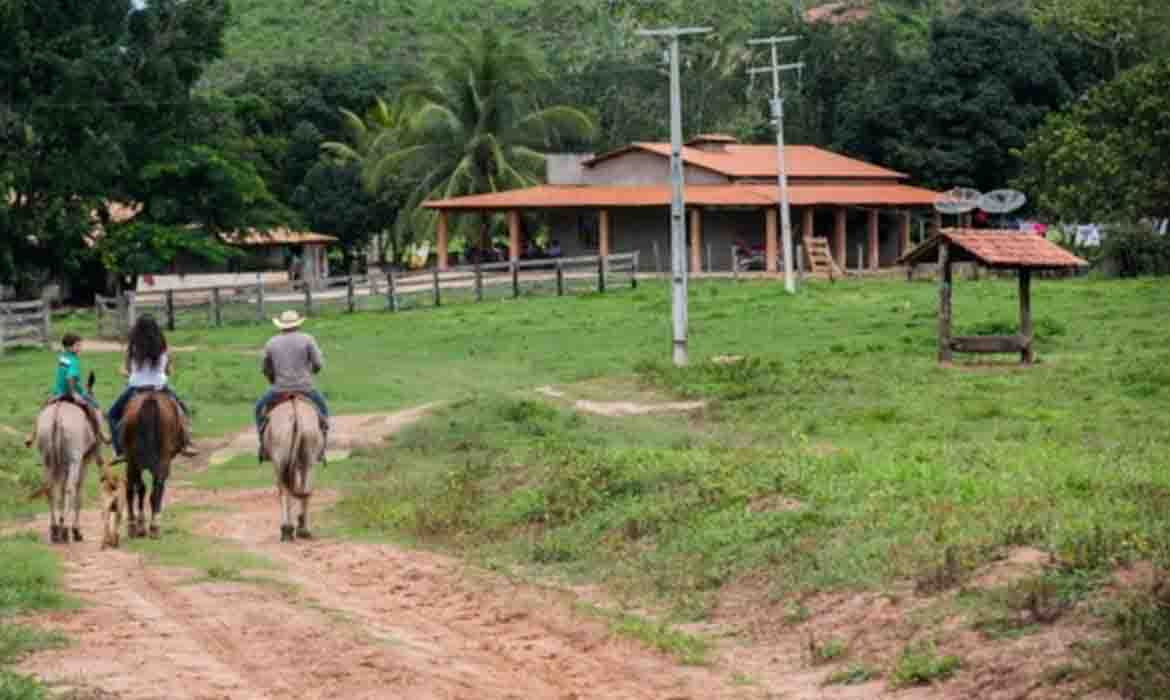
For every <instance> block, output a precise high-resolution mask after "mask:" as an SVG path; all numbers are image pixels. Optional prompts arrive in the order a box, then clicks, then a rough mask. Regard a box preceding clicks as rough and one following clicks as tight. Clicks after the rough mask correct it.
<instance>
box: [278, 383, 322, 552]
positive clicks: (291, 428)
mask: <svg viewBox="0 0 1170 700" xmlns="http://www.w3.org/2000/svg"><path fill="white" fill-rule="evenodd" d="M320 421H321V419H320V416H319V414H318V413H317V408H316V407H315V406H314V405H313V403H312V402H311V401H309V400H308V399H306V398H304V397H303V396H295V397H293V398H290V399H288V400H287V401H282V402H280V403H279V404H277V405H276V407H275V408H273V409H272V411H271V412H270V413H269V414H268V422H267V425H266V426H265V428H264V444H265V445H267V446H268V454H269V456H270V457H271V458H272V466H273V470H274V471H275V472H276V486H277V488H278V489H279V490H280V541H281V542H291V541H292V540H293V539H294V537H293V535H294V532H295V535H296V537H298V538H301V539H309V538H311V537H312V533H311V532H310V530H309V498H310V497H311V496H312V495H313V465H315V464H316V463H317V460H318V459H319V458H320V456H321V448H322V447H323V446H324V444H325V435H324V433H322V431H321V422H320ZM294 498H295V499H297V500H299V501H300V504H301V508H300V514H299V515H298V516H297V525H296V529H295V530H294V529H293V524H292V511H293V504H292V501H293V499H294Z"/></svg>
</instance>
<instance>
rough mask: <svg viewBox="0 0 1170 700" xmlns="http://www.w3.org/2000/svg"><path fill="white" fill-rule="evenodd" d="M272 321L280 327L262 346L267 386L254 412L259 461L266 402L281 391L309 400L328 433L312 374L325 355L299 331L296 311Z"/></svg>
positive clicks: (322, 364) (322, 400)
mask: <svg viewBox="0 0 1170 700" xmlns="http://www.w3.org/2000/svg"><path fill="white" fill-rule="evenodd" d="M272 323H273V324H274V325H275V326H276V327H277V328H279V329H280V333H279V334H278V335H276V336H273V337H272V338H271V339H270V340H269V341H268V343H267V344H266V345H265V346H264V360H263V361H262V362H261V366H260V369H261V371H262V372H263V373H264V376H265V377H266V378H267V379H268V382H269V384H270V386H269V388H268V391H267V392H265V394H264V395H263V396H261V397H260V400H259V401H257V402H256V413H255V419H256V434H257V436H258V440H259V443H260V444H259V452H258V454H257V458H258V459H259V460H260V461H261V462H263V461H264V458H265V450H264V418H265V416H266V415H267V413H268V407H269V404H271V403H272V402H273V400H275V399H276V398H277V397H278V396H280V395H281V394H300V395H301V396H304V397H305V398H307V399H309V400H310V401H312V402H313V404H314V405H316V406H317V412H318V413H319V414H320V416H321V430H322V432H323V433H325V436H326V438H328V435H329V407H328V406H327V405H326V403H325V397H324V396H322V395H321V392H319V391H317V389H316V387H314V386H313V375H315V374H318V373H319V372H320V371H321V370H322V369H324V368H325V357H324V355H322V353H321V348H320V347H318V345H317V340H316V339H315V338H313V336H311V335H309V334H308V333H302V332H301V330H300V328H301V326H302V325H303V324H304V323H305V319H304V318H302V317H301V315H300V314H298V313H297V312H296V311H292V310H289V311H285V312H284V313H282V314H281V315H280V317H279V318H274V319H272Z"/></svg>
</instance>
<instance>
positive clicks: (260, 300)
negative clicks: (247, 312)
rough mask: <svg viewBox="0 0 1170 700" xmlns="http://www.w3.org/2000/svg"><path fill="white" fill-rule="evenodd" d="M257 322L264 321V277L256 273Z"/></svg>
mask: <svg viewBox="0 0 1170 700" xmlns="http://www.w3.org/2000/svg"><path fill="white" fill-rule="evenodd" d="M256 323H264V278H263V277H261V276H260V273H259V272H257V273H256Z"/></svg>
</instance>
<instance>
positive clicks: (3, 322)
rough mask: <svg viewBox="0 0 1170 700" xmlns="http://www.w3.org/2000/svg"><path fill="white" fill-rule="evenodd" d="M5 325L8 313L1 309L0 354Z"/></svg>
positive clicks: (3, 341)
mask: <svg viewBox="0 0 1170 700" xmlns="http://www.w3.org/2000/svg"><path fill="white" fill-rule="evenodd" d="M7 326H8V314H6V313H4V312H3V311H0V355H3V354H4V346H5V340H4V333H5V328H6V327H7ZM98 328H101V326H100V325H99V326H98ZM99 333H100V331H99Z"/></svg>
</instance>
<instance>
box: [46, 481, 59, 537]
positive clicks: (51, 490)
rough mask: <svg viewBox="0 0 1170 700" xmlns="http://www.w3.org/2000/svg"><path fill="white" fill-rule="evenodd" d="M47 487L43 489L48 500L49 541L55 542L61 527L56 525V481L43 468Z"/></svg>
mask: <svg viewBox="0 0 1170 700" xmlns="http://www.w3.org/2000/svg"><path fill="white" fill-rule="evenodd" d="M45 476H46V477H47V480H48V482H49V487H48V488H47V489H45V498H46V499H48V501H49V542H52V543H53V544H57V543H58V542H60V541H61V528H60V527H59V526H58V525H57V481H56V480H55V479H54V477H53V474H51V473H50V471H49V470H45Z"/></svg>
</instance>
